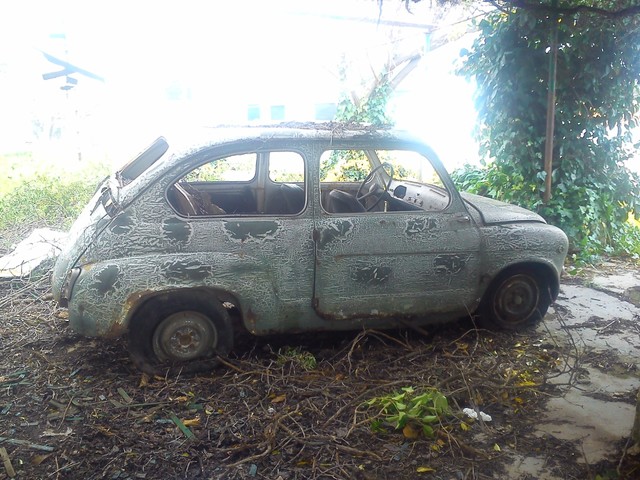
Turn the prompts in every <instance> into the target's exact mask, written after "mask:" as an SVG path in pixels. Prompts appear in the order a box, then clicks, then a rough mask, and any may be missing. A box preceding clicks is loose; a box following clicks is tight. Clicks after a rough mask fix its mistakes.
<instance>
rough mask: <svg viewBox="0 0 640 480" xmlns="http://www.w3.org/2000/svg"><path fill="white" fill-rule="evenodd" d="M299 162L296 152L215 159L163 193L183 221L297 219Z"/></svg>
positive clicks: (301, 185) (301, 181)
mask: <svg viewBox="0 0 640 480" xmlns="http://www.w3.org/2000/svg"><path fill="white" fill-rule="evenodd" d="M304 172H305V168H304V159H303V158H302V156H301V155H300V154H299V153H296V152H280V151H278V152H261V153H246V154H240V155H232V156H228V157H223V158H216V159H214V160H212V161H210V162H208V163H205V164H202V165H199V166H198V167H197V168H194V169H193V170H191V171H190V172H188V173H187V174H186V175H184V176H183V177H182V178H180V179H179V180H178V181H177V182H175V183H174V184H173V185H172V186H171V187H170V188H169V190H168V192H167V196H168V199H169V203H170V204H171V206H172V207H173V208H174V209H175V210H176V212H178V213H179V214H180V215H183V216H186V217H200V216H203V217H205V216H220V215H227V216H232V215H296V214H299V213H300V212H302V211H303V210H304V206H305V203H306V202H305V191H306V189H305V173H304Z"/></svg>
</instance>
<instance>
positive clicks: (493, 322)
mask: <svg viewBox="0 0 640 480" xmlns="http://www.w3.org/2000/svg"><path fill="white" fill-rule="evenodd" d="M549 305H551V292H550V291H549V286H548V282H547V281H545V280H544V278H543V277H542V276H541V275H540V274H539V273H538V272H535V271H532V270H529V269H518V270H511V271H509V272H506V273H503V274H501V275H499V276H498V277H497V278H496V279H495V280H494V281H493V283H492V284H491V286H490V287H489V289H488V290H487V292H486V293H485V296H484V297H483V299H482V302H481V304H480V307H479V308H478V314H479V317H478V320H479V323H480V325H482V326H484V327H487V328H492V329H493V328H502V329H506V330H518V329H522V328H527V327H531V326H534V325H536V324H537V323H539V322H540V321H541V320H542V319H543V318H544V316H545V314H546V313H547V310H548V309H549Z"/></svg>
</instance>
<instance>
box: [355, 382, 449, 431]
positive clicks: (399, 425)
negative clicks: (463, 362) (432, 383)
mask: <svg viewBox="0 0 640 480" xmlns="http://www.w3.org/2000/svg"><path fill="white" fill-rule="evenodd" d="M364 404H365V405H366V406H367V407H368V408H376V409H378V414H377V415H376V416H375V417H374V419H373V420H372V423H371V428H372V430H373V431H380V430H382V427H383V425H384V424H390V425H391V426H392V427H393V428H395V429H396V430H400V429H404V428H405V427H406V426H408V425H416V426H418V427H419V428H421V429H422V433H423V434H424V435H425V436H426V437H430V438H431V437H433V427H432V425H433V424H435V423H438V422H440V421H441V419H442V418H443V417H445V416H447V415H448V414H449V402H448V401H447V397H445V396H444V395H443V394H442V393H441V392H439V391H438V390H436V389H435V388H429V389H427V390H425V391H423V392H422V393H418V392H416V390H415V389H414V388H413V387H404V388H402V389H401V390H400V391H399V392H394V393H392V394H389V395H383V396H381V397H374V398H372V399H370V400H368V401H366V402H365V403H364ZM406 435H407V434H406V433H405V436H406Z"/></svg>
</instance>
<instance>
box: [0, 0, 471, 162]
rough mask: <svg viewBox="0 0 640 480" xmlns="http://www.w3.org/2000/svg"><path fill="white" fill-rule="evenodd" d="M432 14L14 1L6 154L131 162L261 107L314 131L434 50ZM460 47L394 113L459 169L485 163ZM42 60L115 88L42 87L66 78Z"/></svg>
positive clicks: (431, 60) (301, 5)
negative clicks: (327, 112) (175, 134)
mask: <svg viewBox="0 0 640 480" xmlns="http://www.w3.org/2000/svg"><path fill="white" fill-rule="evenodd" d="M423 3H424V4H425V5H422V7H421V8H420V9H419V10H418V9H417V8H416V11H415V12H414V14H413V15H412V14H410V13H408V12H406V11H405V10H404V6H403V4H402V2H397V4H395V3H392V2H385V5H384V10H383V16H382V19H383V20H384V21H385V22H386V23H385V22H383V23H381V24H378V23H377V21H376V20H377V15H378V7H377V2H375V1H373V0H351V1H345V0H341V1H322V2H320V1H301V0H296V1H278V0H274V1H269V2H265V1H253V0H245V1H242V2H211V1H208V2H207V1H184V2H169V1H135V2H125V1H119V0H116V1H109V2H106V1H81V0H58V1H54V2H52V1H47V0H33V1H28V0H27V1H20V2H3V3H2V4H1V5H0V104H1V105H2V108H1V110H0V131H1V132H2V134H0V152H15V151H21V150H25V149H29V148H35V149H38V148H40V149H42V150H47V151H53V150H55V149H54V148H53V146H52V145H51V140H50V139H51V138H54V139H58V137H59V136H61V137H62V138H63V140H66V141H67V142H71V143H72V144H73V145H74V148H79V149H82V150H83V151H84V152H88V153H89V154H91V153H92V152H103V151H106V152H107V153H106V155H107V156H108V157H113V156H121V155H124V156H125V158H126V157H128V156H130V155H131V154H132V153H133V152H132V150H131V149H133V151H135V150H136V149H139V148H141V147H142V146H143V145H144V144H146V143H148V142H150V141H151V140H152V139H153V138H155V137H156V136H158V135H167V136H168V137H169V139H170V134H171V131H174V130H177V129H180V128H188V127H189V126H190V125H215V124H220V123H246V122H247V108H248V106H249V105H258V106H260V107H261V108H262V111H263V114H264V112H265V111H268V108H269V106H273V105H284V106H285V108H286V111H287V113H286V120H310V119H312V117H313V106H314V104H319V103H331V102H334V103H335V102H337V101H338V97H339V94H340V91H341V90H342V89H343V88H345V86H346V87H348V88H349V89H354V90H358V89H360V90H362V91H363V92H364V91H365V90H366V88H364V89H363V87H362V84H363V83H365V84H366V81H367V80H368V79H370V76H371V75H372V72H373V73H376V74H378V73H379V71H380V70H379V69H380V68H381V66H382V65H383V63H384V61H385V60H386V59H387V58H388V57H389V56H393V55H403V54H410V53H412V52H415V51H419V50H420V49H424V48H425V45H426V43H427V42H426V36H425V31H426V29H428V28H429V25H430V24H432V23H433V21H434V20H433V19H434V17H433V13H432V12H431V11H430V10H429V9H428V8H425V7H427V5H426V4H427V3H428V2H423ZM390 24H392V25H390ZM398 25H402V27H398ZM461 46H462V45H460V44H455V43H453V44H450V45H449V46H448V47H442V48H440V49H438V50H435V51H433V52H431V53H427V54H426V56H425V58H424V59H423V60H422V61H421V63H420V67H419V68H417V69H416V70H415V71H414V72H412V74H411V75H410V76H409V77H407V79H406V80H405V81H404V82H402V84H401V86H400V87H399V88H398V90H397V95H395V97H394V98H393V100H392V102H391V105H392V109H393V113H392V116H393V117H394V118H395V120H396V122H397V125H398V126H399V127H402V128H406V129H410V130H412V131H414V132H416V133H418V134H419V135H421V136H423V137H425V138H426V139H428V140H429V139H433V144H434V147H435V148H436V150H438V151H439V152H440V153H441V156H442V157H444V160H445V161H446V162H447V163H448V164H450V165H453V164H459V163H461V162H462V161H464V160H473V159H474V156H475V145H474V144H473V142H472V141H471V130H472V128H473V124H474V121H475V113H474V111H473V105H472V101H471V91H472V88H471V86H470V85H468V84H467V83H466V82H465V81H464V80H462V79H458V78H455V77H454V76H453V74H451V73H450V72H451V70H452V65H453V63H452V62H453V61H455V60H456V58H457V56H458V51H459V50H460V48H461ZM40 50H42V51H46V52H47V53H49V54H52V55H54V56H57V57H59V58H61V59H63V60H67V61H69V62H70V63H72V64H75V65H77V66H80V67H82V68H84V69H87V70H89V71H91V72H93V73H96V74H97V75H100V76H102V77H104V78H105V82H104V83H102V82H98V81H96V80H93V79H90V78H87V77H84V76H81V75H78V74H75V75H73V77H74V78H76V79H77V80H78V84H77V86H75V87H74V88H72V89H70V90H68V91H64V90H61V89H60V87H61V86H63V85H65V80H66V79H65V77H64V76H63V77H60V78H57V79H52V80H47V81H45V80H43V79H42V74H44V73H49V72H54V71H56V70H59V69H60V67H58V66H56V65H53V64H52V63H49V62H47V60H46V59H45V58H44V56H43V55H42V53H41V52H40ZM341 59H344V65H346V68H347V72H348V78H347V83H346V84H344V83H341V82H340V80H339V68H340V66H341V61H342V60H341ZM100 155H101V154H100ZM120 162H121V159H118V160H117V161H116V163H120Z"/></svg>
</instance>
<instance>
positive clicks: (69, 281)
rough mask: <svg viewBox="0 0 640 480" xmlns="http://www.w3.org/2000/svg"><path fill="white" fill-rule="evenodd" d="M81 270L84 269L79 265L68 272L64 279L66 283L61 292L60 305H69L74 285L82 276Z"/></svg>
mask: <svg viewBox="0 0 640 480" xmlns="http://www.w3.org/2000/svg"><path fill="white" fill-rule="evenodd" d="M80 272H82V269H81V268H79V267H74V268H72V269H71V270H69V273H67V278H65V279H64V284H63V285H62V291H61V292H60V306H61V307H68V306H69V300H71V292H72V291H73V285H74V284H75V283H76V280H77V279H78V277H79V276H80Z"/></svg>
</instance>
